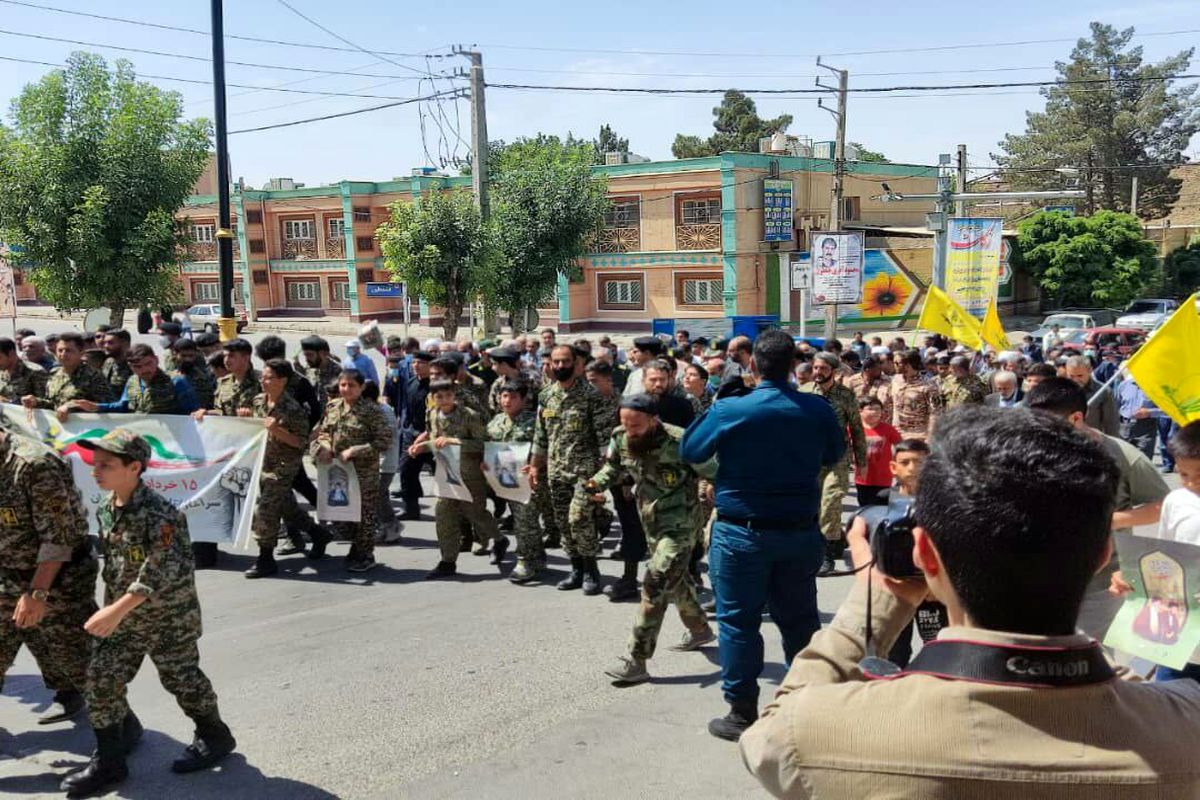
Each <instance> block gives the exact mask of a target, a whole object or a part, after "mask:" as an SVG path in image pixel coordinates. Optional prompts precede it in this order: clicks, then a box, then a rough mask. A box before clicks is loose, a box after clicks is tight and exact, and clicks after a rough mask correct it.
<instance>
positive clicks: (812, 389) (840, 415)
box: [797, 381, 867, 469]
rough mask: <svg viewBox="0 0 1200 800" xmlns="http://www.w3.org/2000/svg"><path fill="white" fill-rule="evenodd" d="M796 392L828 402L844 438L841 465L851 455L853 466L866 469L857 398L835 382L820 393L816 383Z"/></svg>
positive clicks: (863, 436) (863, 437)
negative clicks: (816, 396)
mask: <svg viewBox="0 0 1200 800" xmlns="http://www.w3.org/2000/svg"><path fill="white" fill-rule="evenodd" d="M797 391H798V392H801V393H802V394H819V395H821V396H822V397H824V398H825V399H826V400H828V401H829V405H831V406H833V412H834V413H835V414H837V419H838V425H839V426H841V429H842V433H843V434H845V436H846V453H845V455H843V456H842V463H849V461H850V454H851V453H853V454H854V464H855V466H857V467H858V468H860V469H866V466H867V435H866V433H864V432H863V426H862V416H861V415H860V414H859V413H858V398H856V397H855V396H854V392H853V391H851V390H850V389H847V388H846V387H845V386H842V385H841V384H840V383H837V382H836V381H835V382H834V383H832V384H831V385H830V387H829V389H828V391H821V387H820V386H819V385H818V384H817V382H816V381H813V382H812V383H806V384H803V385H802V386H800V388H799V389H797Z"/></svg>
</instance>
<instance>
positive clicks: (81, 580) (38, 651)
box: [0, 558, 97, 692]
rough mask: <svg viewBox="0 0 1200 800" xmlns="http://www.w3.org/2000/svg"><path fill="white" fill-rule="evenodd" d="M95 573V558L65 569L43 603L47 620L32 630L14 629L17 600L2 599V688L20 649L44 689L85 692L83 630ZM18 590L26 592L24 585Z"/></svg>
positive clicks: (86, 639)
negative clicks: (32, 664) (29, 659)
mask: <svg viewBox="0 0 1200 800" xmlns="http://www.w3.org/2000/svg"><path fill="white" fill-rule="evenodd" d="M96 572H97V564H96V559H94V558H89V559H87V560H86V561H83V562H80V563H78V564H65V565H63V567H62V570H61V571H60V572H59V578H58V580H57V581H56V583H55V584H54V587H53V588H52V589H51V590H50V598H49V599H48V600H47V601H46V615H45V616H44V617H43V618H42V621H41V622H40V623H38V625H37V626H36V627H33V628H18V627H17V626H16V623H15V622H13V612H15V611H16V609H17V601H18V600H19V599H20V595H19V594H16V593H13V594H6V595H5V596H3V597H0V688H3V687H4V675H5V673H7V672H8V670H9V667H11V666H12V664H13V661H14V660H16V657H17V651H19V650H20V649H21V645H22V644H23V645H25V646H26V647H28V648H29V652H30V653H31V654H32V655H33V658H34V660H35V661H36V662H37V665H38V669H40V670H41V671H42V683H44V684H45V685H46V688H47V689H49V690H51V691H55V692H57V691H64V690H70V689H74V690H77V691H83V687H84V685H85V683H86V682H87V666H88V656H89V655H90V654H91V650H92V643H91V637H90V636H88V634H87V632H86V631H84V629H83V624H84V623H85V622H87V621H88V617H90V616H92V614H95V613H96ZM22 585H24V586H28V581H27V580H25V581H22Z"/></svg>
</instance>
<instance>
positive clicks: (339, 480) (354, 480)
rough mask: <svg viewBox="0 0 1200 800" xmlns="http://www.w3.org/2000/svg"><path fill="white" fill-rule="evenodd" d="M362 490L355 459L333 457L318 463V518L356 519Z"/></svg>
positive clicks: (360, 512) (328, 520) (359, 511)
mask: <svg viewBox="0 0 1200 800" xmlns="http://www.w3.org/2000/svg"><path fill="white" fill-rule="evenodd" d="M361 514H362V493H361V491H360V490H359V487H358V472H357V471H356V470H355V469H354V462H352V461H342V460H341V459H338V458H335V459H334V460H333V461H331V462H329V463H328V464H322V463H320V462H318V463H317V519H319V520H321V521H322V522H358V521H359V519H360V518H361Z"/></svg>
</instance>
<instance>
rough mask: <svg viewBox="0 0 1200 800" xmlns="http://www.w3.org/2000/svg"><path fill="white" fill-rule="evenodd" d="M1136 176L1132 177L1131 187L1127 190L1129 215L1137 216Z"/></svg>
mask: <svg viewBox="0 0 1200 800" xmlns="http://www.w3.org/2000/svg"><path fill="white" fill-rule="evenodd" d="M1137 190H1138V176H1137V175H1134V176H1133V186H1132V187H1131V188H1130V190H1129V213H1130V214H1132V215H1133V216H1135V217H1136V216H1137V201H1138V195H1137Z"/></svg>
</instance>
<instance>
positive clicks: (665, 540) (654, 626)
mask: <svg viewBox="0 0 1200 800" xmlns="http://www.w3.org/2000/svg"><path fill="white" fill-rule="evenodd" d="M695 538H696V537H695V534H694V533H691V532H687V533H684V532H671V533H668V534H665V535H656V534H655V533H654V532H653V531H646V539H647V541H648V543H649V545H650V561H649V563H648V564H647V565H646V573H645V575H643V576H642V602H641V604H640V605H639V606H638V610H637V616H636V617H634V620H633V632H632V633H631V634H630V635H629V654H630V655H631V656H633V657H634V658H640V659H648V658H651V657H653V656H654V648H655V646H656V645H657V644H658V632H659V631H660V630H661V629H662V623H663V617H664V616H666V613H667V605H668V604H669V603H672V602H673V603H675V607H676V608H677V609H678V610H679V619H680V620H681V621H682V622H683V626H684V627H685V628H687V629H688V630H690V631H701V630H704V629H705V628H707V627H708V618H707V617H705V615H704V612H703V611H702V610H700V603H699V601H698V600H697V599H696V587H695V586H694V585H693V584H692V581H691V580H690V579H689V577H688V564H689V563H690V562H691V560H692V549H693V547H694V540H695Z"/></svg>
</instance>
